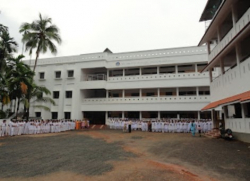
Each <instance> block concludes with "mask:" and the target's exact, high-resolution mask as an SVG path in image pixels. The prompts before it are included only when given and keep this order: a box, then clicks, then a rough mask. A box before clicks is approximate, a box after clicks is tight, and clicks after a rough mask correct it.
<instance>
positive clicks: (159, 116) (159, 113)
mask: <svg viewBox="0 0 250 181" xmlns="http://www.w3.org/2000/svg"><path fill="white" fill-rule="evenodd" d="M158 119H161V112H160V111H158Z"/></svg>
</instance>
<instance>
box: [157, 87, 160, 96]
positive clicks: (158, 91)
mask: <svg viewBox="0 0 250 181" xmlns="http://www.w3.org/2000/svg"><path fill="white" fill-rule="evenodd" d="M157 96H158V97H160V88H158V89H157Z"/></svg>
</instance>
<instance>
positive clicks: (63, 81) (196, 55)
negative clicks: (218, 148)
mask: <svg viewBox="0 0 250 181" xmlns="http://www.w3.org/2000/svg"><path fill="white" fill-rule="evenodd" d="M26 63H27V64H30V66H33V65H34V61H31V62H30V61H27V62H26ZM206 63H207V49H206V48H205V47H184V48H174V49H160V50H149V51H138V52H127V53H112V52H111V51H110V50H109V49H106V50H105V51H104V52H101V53H92V54H84V55H77V56H69V57H57V58H48V59H39V61H38V65H37V68H36V76H35V82H36V83H37V84H38V85H40V86H46V87H47V88H48V89H49V90H50V91H51V93H52V94H51V97H52V98H53V99H54V100H55V102H56V105H55V106H53V105H50V108H51V112H48V111H43V110H41V109H38V108H34V109H32V108H31V115H30V116H31V117H42V118H43V119H51V118H52V119H62V118H66V119H82V118H88V119H90V122H91V123H92V124H104V123H107V122H108V119H109V118H111V117H119V118H138V119H143V118H144V119H147V118H197V119H201V118H204V119H205V118H210V117H211V113H210V111H207V112H206V111H205V112H200V110H201V109H202V108H203V107H204V106H205V105H207V104H208V103H210V88H209V73H208V72H204V73H200V71H201V70H203V69H204V68H205V66H206ZM212 74H213V76H217V73H216V72H213V73H212Z"/></svg>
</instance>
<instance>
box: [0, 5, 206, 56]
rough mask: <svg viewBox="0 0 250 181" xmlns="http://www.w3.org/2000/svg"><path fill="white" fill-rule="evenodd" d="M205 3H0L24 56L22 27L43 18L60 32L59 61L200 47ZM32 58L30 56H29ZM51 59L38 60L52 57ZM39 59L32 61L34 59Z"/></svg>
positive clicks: (0, 19) (0, 16)
mask: <svg viewBox="0 0 250 181" xmlns="http://www.w3.org/2000/svg"><path fill="white" fill-rule="evenodd" d="M206 2H207V0H0V11H1V14H0V23H1V24H4V25H6V26H8V27H9V31H10V34H11V36H12V37H14V38H15V40H16V41H17V42H18V44H19V53H21V50H22V43H21V37H22V36H21V34H20V33H19V27H20V25H21V24H22V23H23V22H29V23H31V22H32V21H33V20H35V19H38V14H39V12H40V13H41V14H42V15H43V16H48V17H50V18H52V23H53V24H56V25H57V26H58V27H59V28H60V34H61V37H62V40H63V42H62V44H61V45H60V46H58V53H57V56H67V55H79V54H85V53H95V52H102V51H103V50H104V49H105V48H109V49H110V50H111V51H113V53H118V52H127V51H139V50H151V49H161V48H172V47H183V46H196V45H197V44H198V43H199V40H200V39H201V37H202V35H203V34H204V32H205V25H204V23H200V22H199V18H200V16H201V13H202V11H203V9H204V7H205V5H206ZM25 55H26V58H28V54H25ZM53 56H54V55H51V54H50V53H47V54H44V55H40V58H45V57H53ZM34 57H35V56H34V55H33V56H32V58H34Z"/></svg>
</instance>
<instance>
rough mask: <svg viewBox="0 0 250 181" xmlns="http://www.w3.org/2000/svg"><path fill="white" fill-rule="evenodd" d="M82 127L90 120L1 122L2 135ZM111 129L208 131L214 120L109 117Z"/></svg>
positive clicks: (170, 131) (60, 130) (177, 131)
mask: <svg viewBox="0 0 250 181" xmlns="http://www.w3.org/2000/svg"><path fill="white" fill-rule="evenodd" d="M76 123H80V125H79V126H78V127H80V129H84V128H89V127H90V123H89V120H87V119H85V120H83V121H77V122H75V121H73V120H29V121H27V120H26V121H25V120H21V121H20V120H18V121H17V120H10V121H8V122H7V121H6V120H4V121H3V122H2V124H1V123H0V137H1V136H15V135H28V134H43V133H58V132H63V131H68V130H75V129H76V128H77V124H76ZM108 125H109V127H110V129H120V130H123V131H124V132H131V130H140V131H144V132H145V131H149V132H161V133H189V132H192V134H194V133H195V132H196V133H197V132H199V133H206V132H208V131H210V130H211V129H213V122H212V121H211V120H210V119H201V120H197V119H181V120H178V119H160V120H159V119H150V120H139V119H128V118H125V119H121V118H109V122H108Z"/></svg>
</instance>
